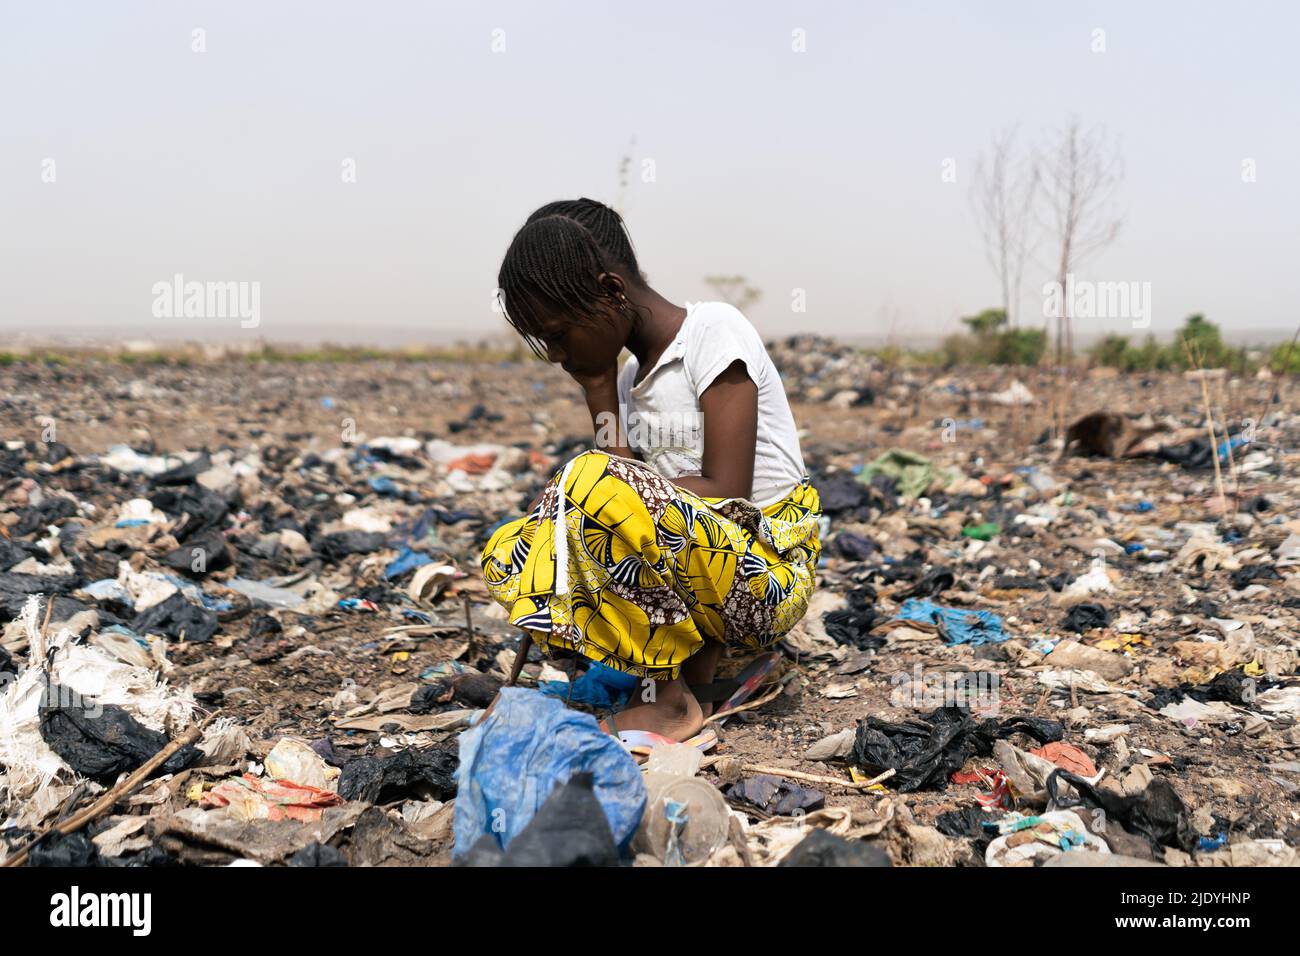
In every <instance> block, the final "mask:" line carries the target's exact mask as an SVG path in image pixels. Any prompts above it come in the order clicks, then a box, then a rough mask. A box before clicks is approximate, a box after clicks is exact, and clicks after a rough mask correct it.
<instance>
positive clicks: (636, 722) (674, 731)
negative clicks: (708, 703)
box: [601, 677, 704, 741]
mask: <svg viewBox="0 0 1300 956" xmlns="http://www.w3.org/2000/svg"><path fill="white" fill-rule="evenodd" d="M632 699H633V700H638V699H640V698H639V695H637V694H635V693H634V694H633V698H632ZM609 723H610V722H608V721H602V723H601V726H602V728H603V729H605V730H606V731H610V730H617V731H623V730H648V731H650V732H651V733H655V734H659V735H660V736H663V737H668V738H669V739H671V740H676V741H683V740H689V739H690V738H692V737H694V736H695V735H696V734H698V733H699V732H700V730H701V729H702V728H703V727H704V713H703V711H702V710H701V709H700V705H699V702H698V701H696V699H695V697H694V695H692V694H691V692H690V691H689V690H688V689H687V687H686V681H685V680H684V679H683V678H680V677H679V678H677V680H671V681H656V682H655V685H654V699H653V700H651V701H647V702H646V703H642V704H635V705H634V706H631V707H628V708H626V709H625V710H620V711H619V712H618V713H617V714H615V715H614V719H613V724H614V727H610V726H609Z"/></svg>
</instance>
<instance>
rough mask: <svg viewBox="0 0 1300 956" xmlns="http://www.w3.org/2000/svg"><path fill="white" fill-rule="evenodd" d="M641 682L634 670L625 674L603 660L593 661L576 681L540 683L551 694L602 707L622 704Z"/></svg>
mask: <svg viewBox="0 0 1300 956" xmlns="http://www.w3.org/2000/svg"><path fill="white" fill-rule="evenodd" d="M640 682H641V679H640V678H639V677H637V676H635V675H634V674H625V673H623V672H622V671H616V670H614V668H612V667H607V666H605V665H604V664H601V663H593V664H592V665H591V667H589V668H587V671H586V672H585V673H584V674H583V675H582V676H581V677H579V678H578V679H577V680H575V681H573V682H569V681H562V680H547V681H542V682H541V683H540V684H538V685H537V689H538V690H540V691H541V692H542V693H543V694H545V695H546V696H547V697H559V698H560V699H562V700H565V701H567V702H569V703H571V704H583V705H585V706H587V707H595V708H598V709H604V708H610V707H618V706H620V705H621V704H622V703H623V702H624V701H625V700H627V695H628V694H630V693H631V692H632V690H633V689H635V688H636V687H637V686H638V685H639V684H640Z"/></svg>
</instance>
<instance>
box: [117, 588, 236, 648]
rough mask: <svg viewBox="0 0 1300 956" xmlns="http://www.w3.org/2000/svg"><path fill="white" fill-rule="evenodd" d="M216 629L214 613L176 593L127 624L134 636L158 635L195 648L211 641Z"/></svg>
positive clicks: (216, 621) (216, 622)
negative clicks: (187, 643) (190, 643)
mask: <svg viewBox="0 0 1300 956" xmlns="http://www.w3.org/2000/svg"><path fill="white" fill-rule="evenodd" d="M219 626H220V622H219V621H218V620H217V615H216V612H215V611H209V610H208V609H207V608H205V607H199V606H198V605H197V604H191V603H190V602H189V601H187V600H186V599H185V595H183V594H181V592H180V591H177V592H175V593H174V594H171V595H170V596H168V597H167V598H166V599H165V600H163V601H159V602H158V603H157V604H155V605H153V606H152V607H148V608H145V609H144V610H143V611H141V612H140V613H139V614H137V615H136V617H135V620H134V621H132V622H131V630H133V631H135V632H136V633H137V634H162V635H164V636H166V637H170V638H172V639H173V640H178V641H179V640H182V639H183V640H186V641H190V642H192V643H196V644H204V643H207V642H208V641H210V640H212V635H213V634H215V633H217V628H218V627H219Z"/></svg>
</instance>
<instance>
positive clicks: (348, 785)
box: [339, 740, 460, 803]
mask: <svg viewBox="0 0 1300 956" xmlns="http://www.w3.org/2000/svg"><path fill="white" fill-rule="evenodd" d="M457 747H458V745H457V744H456V741H455V740H452V741H451V742H450V745H449V746H448V745H447V744H444V745H442V746H441V747H430V748H428V749H426V750H403V751H402V752H401V753H399V754H396V755H395V756H392V757H357V758H355V759H353V760H349V761H348V762H347V764H346V765H344V767H343V773H342V774H341V775H340V777H339V796H341V797H342V798H343V799H344V800H361V801H363V802H364V803H392V802H393V801H395V800H405V799H429V798H432V799H434V800H450V799H451V798H452V797H454V796H455V795H456V781H455V779H454V777H453V775H454V774H455V772H456V768H457V767H458V766H459V765H460V756H459V751H458V749H457Z"/></svg>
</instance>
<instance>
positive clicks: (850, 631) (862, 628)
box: [822, 588, 886, 651]
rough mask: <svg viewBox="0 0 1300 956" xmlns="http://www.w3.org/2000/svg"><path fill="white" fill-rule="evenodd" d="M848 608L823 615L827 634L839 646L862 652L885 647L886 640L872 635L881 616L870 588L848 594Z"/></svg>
mask: <svg viewBox="0 0 1300 956" xmlns="http://www.w3.org/2000/svg"><path fill="white" fill-rule="evenodd" d="M847 597H848V607H846V608H842V609H840V610H838V611H827V612H826V613H825V614H823V615H822V624H823V626H824V627H825V628H826V634H827V635H828V636H829V637H830V638H831V639H832V640H834V641H835V643H837V644H847V645H849V646H850V647H855V648H857V649H858V650H860V651H865V650H871V649H873V648H878V647H884V646H885V642H886V638H885V637H883V636H879V635H872V634H871V633H870V632H871V629H872V628H873V627H875V626H876V622H877V621H879V620H880V615H879V614H878V613H877V612H876V609H875V608H874V607H872V601H873V600H874V598H875V592H874V591H872V590H871V589H870V588H864V589H862V590H861V591H851V592H849V594H848V596H847Z"/></svg>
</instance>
